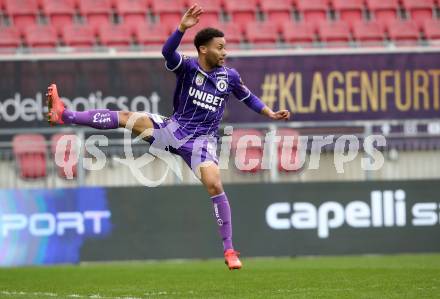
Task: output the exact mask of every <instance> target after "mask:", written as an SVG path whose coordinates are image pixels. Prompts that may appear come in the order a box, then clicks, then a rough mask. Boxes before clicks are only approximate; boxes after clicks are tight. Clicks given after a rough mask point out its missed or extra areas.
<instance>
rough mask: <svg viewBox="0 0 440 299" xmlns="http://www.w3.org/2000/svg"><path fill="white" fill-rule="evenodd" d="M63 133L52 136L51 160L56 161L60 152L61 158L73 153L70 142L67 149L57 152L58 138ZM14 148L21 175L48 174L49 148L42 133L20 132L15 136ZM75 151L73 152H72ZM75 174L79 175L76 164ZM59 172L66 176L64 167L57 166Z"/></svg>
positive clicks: (32, 177) (31, 177) (31, 176)
mask: <svg viewBox="0 0 440 299" xmlns="http://www.w3.org/2000/svg"><path fill="white" fill-rule="evenodd" d="M62 136H63V134H55V135H53V136H52V138H51V149H50V153H51V155H52V158H51V160H53V161H55V155H56V154H60V155H61V157H59V158H61V159H64V160H66V159H68V157H69V156H70V155H71V150H72V147H71V144H70V143H68V144H67V146H66V148H65V151H64V152H61V153H56V147H57V143H58V140H59V139H60V138H61V137H62ZM12 148H13V152H14V156H15V160H16V166H17V170H18V173H19V174H20V177H21V178H23V179H39V178H44V177H46V176H47V149H46V140H45V138H44V136H43V135H41V134H20V135H16V136H14V138H13V140H12ZM72 153H73V152H72ZM72 170H73V176H74V177H76V175H77V168H76V165H75V166H74V167H73V169H72ZM57 173H58V175H59V176H60V177H62V178H66V172H65V171H64V168H63V167H59V166H57Z"/></svg>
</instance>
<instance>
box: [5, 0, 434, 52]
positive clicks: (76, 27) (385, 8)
mask: <svg viewBox="0 0 440 299" xmlns="http://www.w3.org/2000/svg"><path fill="white" fill-rule="evenodd" d="M190 2H192V1H189V0H0V12H1V13H0V16H2V17H1V18H0V23H3V25H2V26H1V27H0V47H17V46H19V45H27V46H31V47H54V46H56V45H68V46H86V47H90V46H92V45H96V44H102V45H106V46H119V45H124V46H125V45H130V44H132V43H133V42H134V43H138V44H144V45H151V44H153V45H154V44H161V43H162V42H163V41H164V40H165V38H166V37H167V36H168V34H169V32H170V31H171V30H173V29H174V27H175V26H176V24H177V23H178V21H179V20H180V18H181V14H182V12H183V11H184V9H185V8H186V7H187V6H188V5H190ZM198 3H199V4H201V5H202V6H203V7H204V10H205V15H204V16H203V18H202V21H201V24H200V25H199V27H202V26H207V25H211V26H218V27H220V28H222V29H224V30H225V31H226V34H227V37H228V40H229V42H232V43H239V42H242V41H249V42H251V43H274V42H277V41H280V40H281V41H286V42H288V43H298V42H299V43H309V42H313V41H325V42H347V41H349V40H355V41H383V40H384V39H385V38H389V39H391V40H395V41H400V40H412V41H416V40H418V39H421V38H422V39H424V38H426V39H438V38H439V34H440V33H439V31H440V25H439V22H440V20H439V19H438V17H439V15H438V14H439V8H438V3H437V2H436V1H435V0H402V1H400V2H399V1H398V0H388V1H383V0H366V1H364V0H352V1H344V0H292V1H290V0H287V1H286V0H252V1H222V0H214V1H211V0H201V1H198ZM40 24H42V25H41V26H40ZM43 25H45V26H43ZM81 25H83V26H81ZM87 27H88V28H87ZM194 32H195V31H190V32H189V34H187V35H185V38H184V43H191V41H192V38H193V35H194ZM96 37H99V39H96Z"/></svg>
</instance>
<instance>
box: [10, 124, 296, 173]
mask: <svg viewBox="0 0 440 299" xmlns="http://www.w3.org/2000/svg"><path fill="white" fill-rule="evenodd" d="M277 134H278V136H281V137H282V138H284V137H285V136H291V137H293V138H294V139H293V143H292V144H290V145H289V142H287V141H286V142H285V143H283V142H280V143H279V146H278V154H279V157H280V158H279V163H278V169H279V171H298V169H297V168H299V167H296V166H295V163H297V161H298V159H297V158H296V155H297V145H298V136H299V134H298V132H297V131H296V130H293V129H278V130H277ZM62 136H63V134H55V135H53V136H52V138H51V142H50V144H51V147H50V153H51V155H52V158H51V160H53V161H55V155H56V154H57V155H61V158H62V159H65V160H66V159H68V157H69V156H70V155H71V151H73V150H74V149H73V148H72V147H71V144H70V143H68V144H67V147H66V149H65V151H63V152H61V153H57V151H56V148H57V143H58V141H59V140H60V138H61V137H62ZM243 136H257V138H259V139H260V140H262V141H264V135H263V133H262V132H261V131H259V130H254V129H237V130H234V132H233V135H232V150H233V153H234V155H235V157H237V156H238V157H237V159H238V160H240V161H242V163H244V164H246V165H247V164H249V160H250V159H257V160H258V163H257V164H255V165H253V167H248V168H247V169H241V171H243V172H257V171H259V170H261V163H262V159H263V145H254V144H253V143H247V142H243V140H244V141H248V140H247V139H243V140H241V141H240V142H239V140H240V138H242V137H243ZM283 140H284V139H282V141H283ZM283 145H285V147H286V148H285V149H284V152H283ZM12 146H13V152H14V156H15V160H16V165H17V170H18V173H19V174H20V177H21V178H23V179H39V178H44V177H46V176H47V151H46V140H45V138H44V136H43V135H41V134H19V135H16V136H14V138H13V141H12ZM72 153H73V152H72ZM73 154H74V153H73ZM72 156H74V155H72ZM58 159H60V157H58ZM285 165H289V166H288V167H286V166H285ZM57 173H58V175H59V176H60V177H62V178H66V172H65V171H64V168H62V167H58V166H57ZM76 175H77V168H76V165H75V167H74V168H73V176H74V177H76Z"/></svg>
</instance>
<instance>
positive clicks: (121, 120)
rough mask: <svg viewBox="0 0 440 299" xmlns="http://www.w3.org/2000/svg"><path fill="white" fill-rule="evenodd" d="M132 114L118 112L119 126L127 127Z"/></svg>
mask: <svg viewBox="0 0 440 299" xmlns="http://www.w3.org/2000/svg"><path fill="white" fill-rule="evenodd" d="M132 114H133V112H130V111H119V112H118V116H119V126H125V125H126V124H127V122H128V119H129V118H130V117H131V115H132Z"/></svg>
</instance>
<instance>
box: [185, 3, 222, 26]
mask: <svg viewBox="0 0 440 299" xmlns="http://www.w3.org/2000/svg"><path fill="white" fill-rule="evenodd" d="M195 3H197V4H199V5H200V6H201V7H202V8H203V15H202V17H201V18H200V20H201V21H204V22H210V23H214V24H215V23H218V22H219V20H220V17H219V15H220V13H221V11H222V7H221V6H222V3H221V0H197V1H195ZM186 4H187V6H191V5H192V4H193V1H187V3H186Z"/></svg>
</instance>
